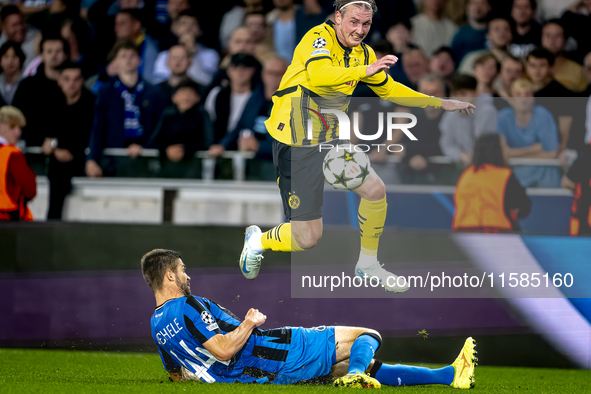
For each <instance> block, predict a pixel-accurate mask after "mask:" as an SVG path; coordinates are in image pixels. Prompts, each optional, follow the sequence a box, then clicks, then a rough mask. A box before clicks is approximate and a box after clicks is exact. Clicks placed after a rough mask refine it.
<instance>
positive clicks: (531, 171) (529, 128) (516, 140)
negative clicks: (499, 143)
mask: <svg viewBox="0 0 591 394" xmlns="http://www.w3.org/2000/svg"><path fill="white" fill-rule="evenodd" d="M511 96H512V98H511V101H510V102H511V107H509V108H503V109H502V110H501V111H499V116H498V126H497V130H498V131H499V133H501V134H502V135H503V136H504V137H505V140H506V141H507V146H508V148H507V157H508V158H513V157H528V158H540V159H553V158H556V155H557V153H558V147H559V144H558V130H557V127H556V122H555V121H554V116H552V113H550V111H548V110H547V109H546V108H544V107H542V106H540V105H535V101H534V87H533V84H532V83H531V82H530V81H528V80H527V79H518V80H517V81H515V82H513V85H512V86H511ZM515 176H516V177H517V179H518V180H519V182H520V183H521V184H522V185H524V186H525V187H536V186H537V187H558V186H559V185H560V172H559V170H558V168H557V167H552V166H531V165H524V166H519V167H516V168H515Z"/></svg>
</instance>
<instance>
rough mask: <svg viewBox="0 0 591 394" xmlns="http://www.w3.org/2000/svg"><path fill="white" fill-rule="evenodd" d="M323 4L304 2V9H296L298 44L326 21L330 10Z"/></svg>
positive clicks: (310, 0)
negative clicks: (308, 33) (310, 31)
mask: <svg viewBox="0 0 591 394" xmlns="http://www.w3.org/2000/svg"><path fill="white" fill-rule="evenodd" d="M321 3H322V1H321V0H303V4H302V7H298V8H296V12H295V21H296V43H298V42H300V41H301V40H302V38H303V37H304V35H305V34H306V33H307V32H308V31H309V30H310V29H311V28H313V27H314V26H318V25H320V24H322V23H324V21H325V20H326V17H327V14H328V12H326V11H327V10H328V8H327V10H324V9H323V8H322V4H321ZM325 4H326V2H325ZM331 5H332V4H331ZM263 63H264V60H263Z"/></svg>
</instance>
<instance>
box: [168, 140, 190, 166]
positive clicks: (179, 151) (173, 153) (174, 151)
mask: <svg viewBox="0 0 591 394" xmlns="http://www.w3.org/2000/svg"><path fill="white" fill-rule="evenodd" d="M166 157H168V160H170V161H174V162H178V161H181V160H182V159H183V157H185V146H184V145H183V144H174V145H170V146H168V147H167V148H166Z"/></svg>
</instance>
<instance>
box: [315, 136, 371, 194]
mask: <svg viewBox="0 0 591 394" xmlns="http://www.w3.org/2000/svg"><path fill="white" fill-rule="evenodd" d="M369 170H370V163H369V157H367V154H366V153H364V152H356V151H355V149H354V145H351V144H349V145H337V146H335V147H333V148H332V149H331V150H330V151H329V152H328V153H327V155H326V156H325V157H324V162H323V164H322V171H323V172H324V179H325V180H326V182H327V183H328V184H330V185H331V186H332V187H334V188H335V189H337V190H355V189H357V188H358V187H359V186H361V185H363V183H364V182H365V181H366V180H367V177H368V176H369Z"/></svg>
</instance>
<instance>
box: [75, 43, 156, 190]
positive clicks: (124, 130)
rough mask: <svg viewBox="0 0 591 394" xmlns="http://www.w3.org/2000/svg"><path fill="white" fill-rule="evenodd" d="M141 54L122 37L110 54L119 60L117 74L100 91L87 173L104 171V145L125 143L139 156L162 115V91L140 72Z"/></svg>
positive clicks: (97, 174) (131, 153)
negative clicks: (102, 159) (147, 80)
mask: <svg viewBox="0 0 591 394" xmlns="http://www.w3.org/2000/svg"><path fill="white" fill-rule="evenodd" d="M139 54H140V52H139V50H138V48H137V46H136V45H135V44H134V43H133V42H132V41H131V40H127V39H124V40H120V41H118V42H117V43H116V44H115V46H114V47H113V50H112V54H111V55H110V57H111V58H114V59H115V61H116V63H117V71H118V75H117V78H113V79H112V80H110V81H109V82H107V83H105V84H104V85H103V86H101V89H100V90H99V92H98V95H97V99H96V105H95V109H94V121H93V125H92V132H91V135H90V143H89V148H90V153H89V154H88V157H87V161H86V175H87V176H89V177H91V178H92V177H101V176H102V175H103V170H102V168H101V166H100V165H99V163H101V158H102V152H103V149H105V148H124V147H126V148H127V151H128V155H129V157H131V158H136V157H137V156H140V155H141V153H142V149H143V147H144V146H145V145H146V142H147V141H148V138H149V137H150V136H151V135H152V133H153V132H154V128H155V127H156V124H157V122H158V120H159V119H160V114H161V112H162V108H163V106H164V102H163V100H162V94H161V93H160V89H158V87H156V86H153V85H151V84H150V83H148V82H146V81H145V80H144V79H143V78H142V77H141V75H140V74H139V65H140V57H139ZM112 163H113V162H112V161H111V162H110V163H107V167H105V169H106V170H107V173H108V174H109V173H112V172H114V171H115V170H116V169H115V168H113V167H112V165H113V164H112Z"/></svg>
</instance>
